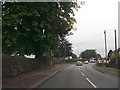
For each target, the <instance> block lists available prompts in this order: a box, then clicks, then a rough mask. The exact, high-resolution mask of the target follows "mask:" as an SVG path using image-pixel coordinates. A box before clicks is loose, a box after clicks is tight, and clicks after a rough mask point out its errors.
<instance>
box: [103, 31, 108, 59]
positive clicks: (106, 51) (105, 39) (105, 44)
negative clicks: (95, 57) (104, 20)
mask: <svg viewBox="0 0 120 90" xmlns="http://www.w3.org/2000/svg"><path fill="white" fill-rule="evenodd" d="M104 37H105V57H106V61H107V42H106V30H105V31H104Z"/></svg>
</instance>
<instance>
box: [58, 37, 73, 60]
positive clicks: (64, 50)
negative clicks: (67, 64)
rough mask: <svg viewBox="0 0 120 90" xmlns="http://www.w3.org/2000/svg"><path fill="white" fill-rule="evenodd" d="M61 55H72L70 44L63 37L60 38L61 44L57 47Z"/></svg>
mask: <svg viewBox="0 0 120 90" xmlns="http://www.w3.org/2000/svg"><path fill="white" fill-rule="evenodd" d="M59 50H60V53H61V57H64V58H65V57H68V56H71V55H72V44H71V43H69V42H68V41H67V40H66V39H65V38H64V37H62V39H61V44H60V47H59Z"/></svg>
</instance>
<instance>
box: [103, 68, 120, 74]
mask: <svg viewBox="0 0 120 90" xmlns="http://www.w3.org/2000/svg"><path fill="white" fill-rule="evenodd" d="M101 68H102V69H104V70H106V71H112V72H116V73H120V69H115V68H111V67H101Z"/></svg>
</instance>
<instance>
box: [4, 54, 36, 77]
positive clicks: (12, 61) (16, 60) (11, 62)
mask: <svg viewBox="0 0 120 90" xmlns="http://www.w3.org/2000/svg"><path fill="white" fill-rule="evenodd" d="M35 68H36V67H35V61H34V59H28V58H25V57H20V56H9V55H2V77H10V76H17V75H20V74H22V73H24V72H28V71H31V70H33V69H35Z"/></svg>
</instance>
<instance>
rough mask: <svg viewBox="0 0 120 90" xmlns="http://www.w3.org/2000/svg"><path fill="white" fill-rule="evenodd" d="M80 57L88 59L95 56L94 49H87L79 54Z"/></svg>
mask: <svg viewBox="0 0 120 90" xmlns="http://www.w3.org/2000/svg"><path fill="white" fill-rule="evenodd" d="M80 56H81V58H83V59H90V58H95V57H96V50H94V49H87V50H85V51H83V52H81V54H80Z"/></svg>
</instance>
